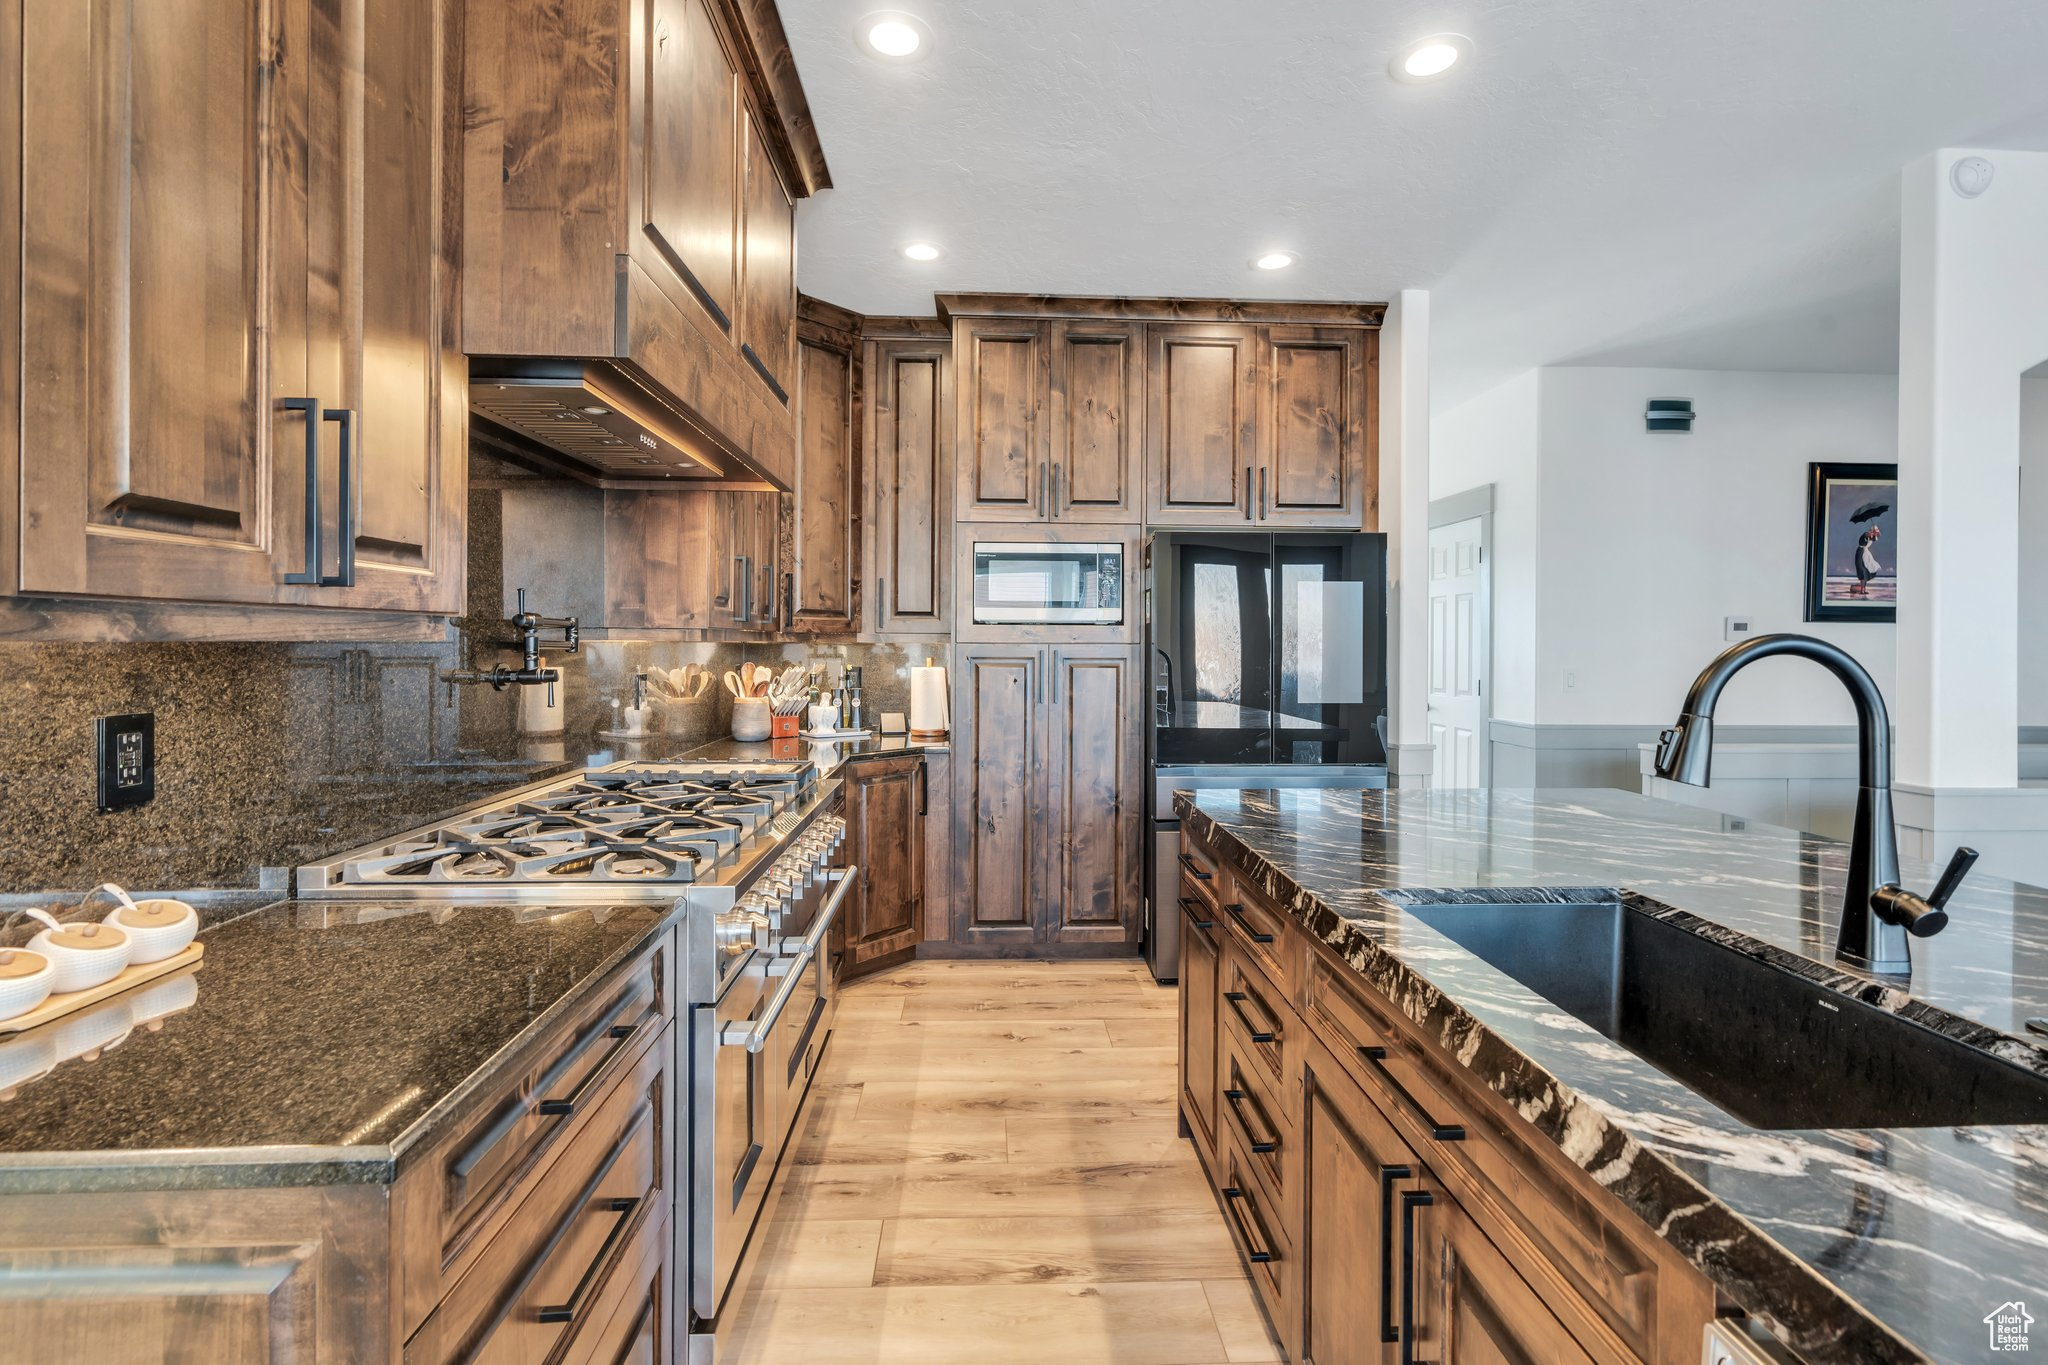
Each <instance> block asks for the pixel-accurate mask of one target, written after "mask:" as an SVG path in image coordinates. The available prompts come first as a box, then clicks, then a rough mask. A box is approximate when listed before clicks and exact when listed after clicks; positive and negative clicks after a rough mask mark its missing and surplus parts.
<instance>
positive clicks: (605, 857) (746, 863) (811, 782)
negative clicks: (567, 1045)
mask: <svg viewBox="0 0 2048 1365" xmlns="http://www.w3.org/2000/svg"><path fill="white" fill-rule="evenodd" d="M817 786H818V774H817V769H816V768H815V766H813V765H812V764H811V763H809V762H802V761H798V762H776V763H731V762H724V763H712V762H705V763H696V762H689V761H686V760H685V761H677V762H670V763H631V762H629V763H620V764H614V765H613V766H611V767H608V768H595V769H590V770H588V771H585V772H582V773H578V774H576V775H574V776H570V777H565V778H557V779H554V780H553V781H550V782H545V783H540V784H538V785H535V786H532V787H527V788H523V789H520V790H518V791H514V792H510V793H508V794H506V795H505V796H503V797H499V798H496V799H494V800H492V801H488V802H485V803H483V804H481V805H477V806H473V807H471V808H469V809H468V810H465V811H462V812H460V813H458V814H456V815H454V816H452V817H450V818H448V819H446V820H442V821H438V822H436V823H434V824H431V825H425V826H422V827H420V828H418V829H415V830H410V831H408V832H407V833H405V834H401V835H399V836H398V837H397V838H395V839H391V840H388V841H384V842H380V843H377V844H374V845H371V846H369V847H367V848H360V849H356V850H354V851H352V852H349V853H345V854H342V855H341V856H339V857H337V858H333V859H329V860H327V861H325V862H321V863H314V864H309V865H308V866H305V867H302V868H300V869H299V890H300V893H301V894H308V895H357V894H376V895H385V896H390V895H394V894H405V893H407V892H409V891H410V892H415V893H419V894H429V895H434V896H450V895H458V896H459V895H470V894H482V895H491V896H499V897H505V896H519V895H521V894H533V893H539V894H544V895H548V896H550V897H556V896H559V897H563V898H578V899H591V898H604V899H631V898H637V897H638V896H663V895H668V896H673V895H676V894H678V893H679V892H680V891H682V890H684V889H686V888H688V887H689V886H692V885H695V884H699V883H703V882H707V881H714V880H715V881H718V882H720V883H727V884H729V883H730V882H732V881H733V880H735V879H736V878H738V877H739V876H741V875H742V874H743V873H744V872H745V871H746V870H747V869H749V868H750V867H751V866H752V865H753V864H754V863H755V862H757V861H758V860H759V858H760V857H761V856H762V855H763V854H764V853H766V852H768V851H770V850H772V848H773V847H774V846H775V845H776V844H777V843H779V841H780V840H781V839H782V838H784V837H786V836H787V835H788V834H789V833H791V832H793V831H794V829H795V828H796V827H797V825H799V824H800V823H801V822H802V819H803V817H804V815H805V814H807V812H808V809H809V807H810V805H811V804H813V801H812V798H813V797H814V796H815V795H816V794H817V792H816V789H817ZM636 893H637V894H636Z"/></svg>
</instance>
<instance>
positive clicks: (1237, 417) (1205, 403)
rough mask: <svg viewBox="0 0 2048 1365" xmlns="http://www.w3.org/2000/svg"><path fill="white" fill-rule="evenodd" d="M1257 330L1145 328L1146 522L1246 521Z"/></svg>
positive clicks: (1253, 456) (1254, 445)
mask: <svg viewBox="0 0 2048 1365" xmlns="http://www.w3.org/2000/svg"><path fill="white" fill-rule="evenodd" d="M1258 330H1259V329H1258V328H1256V327H1250V326H1240V325H1236V324H1209V323H1153V324H1151V325H1149V326H1147V327H1146V329H1145V466H1146V475H1145V477H1146V485H1147V497H1148V513H1147V516H1146V520H1147V521H1148V522H1151V523H1153V524H1156V525H1160V526H1216V525H1224V526H1237V525H1243V524H1247V523H1249V522H1250V520H1251V516H1252V513H1253V511H1254V510H1255V509H1254V508H1253V506H1252V496H1253V490H1252V482H1253V478H1252V472H1253V466H1254V465H1256V464H1257V463H1258V442H1257V439H1256V433H1257V427H1258Z"/></svg>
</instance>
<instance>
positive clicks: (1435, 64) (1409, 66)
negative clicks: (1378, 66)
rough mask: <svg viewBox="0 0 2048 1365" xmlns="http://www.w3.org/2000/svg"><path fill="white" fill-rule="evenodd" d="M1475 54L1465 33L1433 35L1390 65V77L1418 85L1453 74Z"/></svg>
mask: <svg viewBox="0 0 2048 1365" xmlns="http://www.w3.org/2000/svg"><path fill="white" fill-rule="evenodd" d="M1471 55H1472V40H1471V39H1470V38H1467V37H1466V36H1465V35H1464V34H1462V33H1432V34H1430V35H1429V37H1427V38H1422V39H1419V40H1417V41H1415V42H1412V43H1410V44H1408V46H1406V47H1404V48H1402V49H1401V50H1400V51H1399V52H1397V53H1395V54H1394V60H1393V61H1391V62H1389V63H1387V74H1388V75H1389V76H1392V77H1393V78H1394V79H1395V80H1397V81H1404V82H1406V83H1408V84H1411V85H1412V84H1415V83H1417V82H1419V81H1433V80H1436V79H1438V78H1439V77H1442V76H1447V75H1449V74H1450V73H1451V72H1452V71H1453V70H1454V69H1456V67H1457V65H1458V64H1459V63H1460V62H1462V61H1464V60H1465V59H1466V58H1467V57H1469V56H1471Z"/></svg>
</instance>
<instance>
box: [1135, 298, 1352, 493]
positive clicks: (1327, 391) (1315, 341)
mask: <svg viewBox="0 0 2048 1365" xmlns="http://www.w3.org/2000/svg"><path fill="white" fill-rule="evenodd" d="M1378 337H1379V333H1378V332H1377V331H1376V330H1373V329H1370V328H1364V327H1357V326H1323V325H1313V324H1270V325H1260V326H1253V325H1250V324H1242V323H1173V324H1155V325H1153V326H1151V327H1149V328H1147V332H1146V348H1147V350H1146V374H1145V383H1146V409H1145V411H1146V428H1145V462H1146V466H1147V482H1148V491H1149V495H1150V496H1149V501H1148V505H1147V508H1146V519H1147V520H1148V521H1150V522H1152V523H1154V524H1157V525H1163V526H1242V525H1253V526H1259V525H1267V526H1315V527H1342V528H1346V529H1358V528H1361V527H1362V528H1365V529H1372V528H1373V527H1374V526H1375V525H1376V524H1377V521H1378V517H1377V498H1376V491H1375V487H1374V485H1375V483H1376V479H1377V463H1378V461H1377V451H1376V444H1375V442H1376V430H1375V428H1376V423H1375V420H1374V415H1373V397H1372V395H1373V388H1374V385H1373V377H1374V367H1375V365H1376V363H1377V355H1378Z"/></svg>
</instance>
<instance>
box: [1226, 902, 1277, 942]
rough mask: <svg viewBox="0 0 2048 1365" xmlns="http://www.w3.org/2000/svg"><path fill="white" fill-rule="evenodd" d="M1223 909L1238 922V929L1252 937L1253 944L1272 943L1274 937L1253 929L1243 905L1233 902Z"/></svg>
mask: <svg viewBox="0 0 2048 1365" xmlns="http://www.w3.org/2000/svg"><path fill="white" fill-rule="evenodd" d="M1223 908H1224V910H1225V911H1227V912H1228V913H1229V915H1230V917H1231V918H1232V919H1234V920H1236V921H1237V927H1238V928H1240V929H1242V930H1244V931H1245V933H1247V934H1249V935H1251V940H1252V942H1254V943H1271V942H1272V941H1273V936H1272V935H1271V934H1262V933H1260V932H1259V931H1258V930H1256V929H1254V928H1252V922H1251V920H1250V919H1248V918H1247V917H1246V916H1245V913H1244V907H1243V906H1242V905H1239V904H1238V903H1237V902H1236V901H1232V902H1231V903H1230V904H1228V905H1226V906H1224V907H1223Z"/></svg>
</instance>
